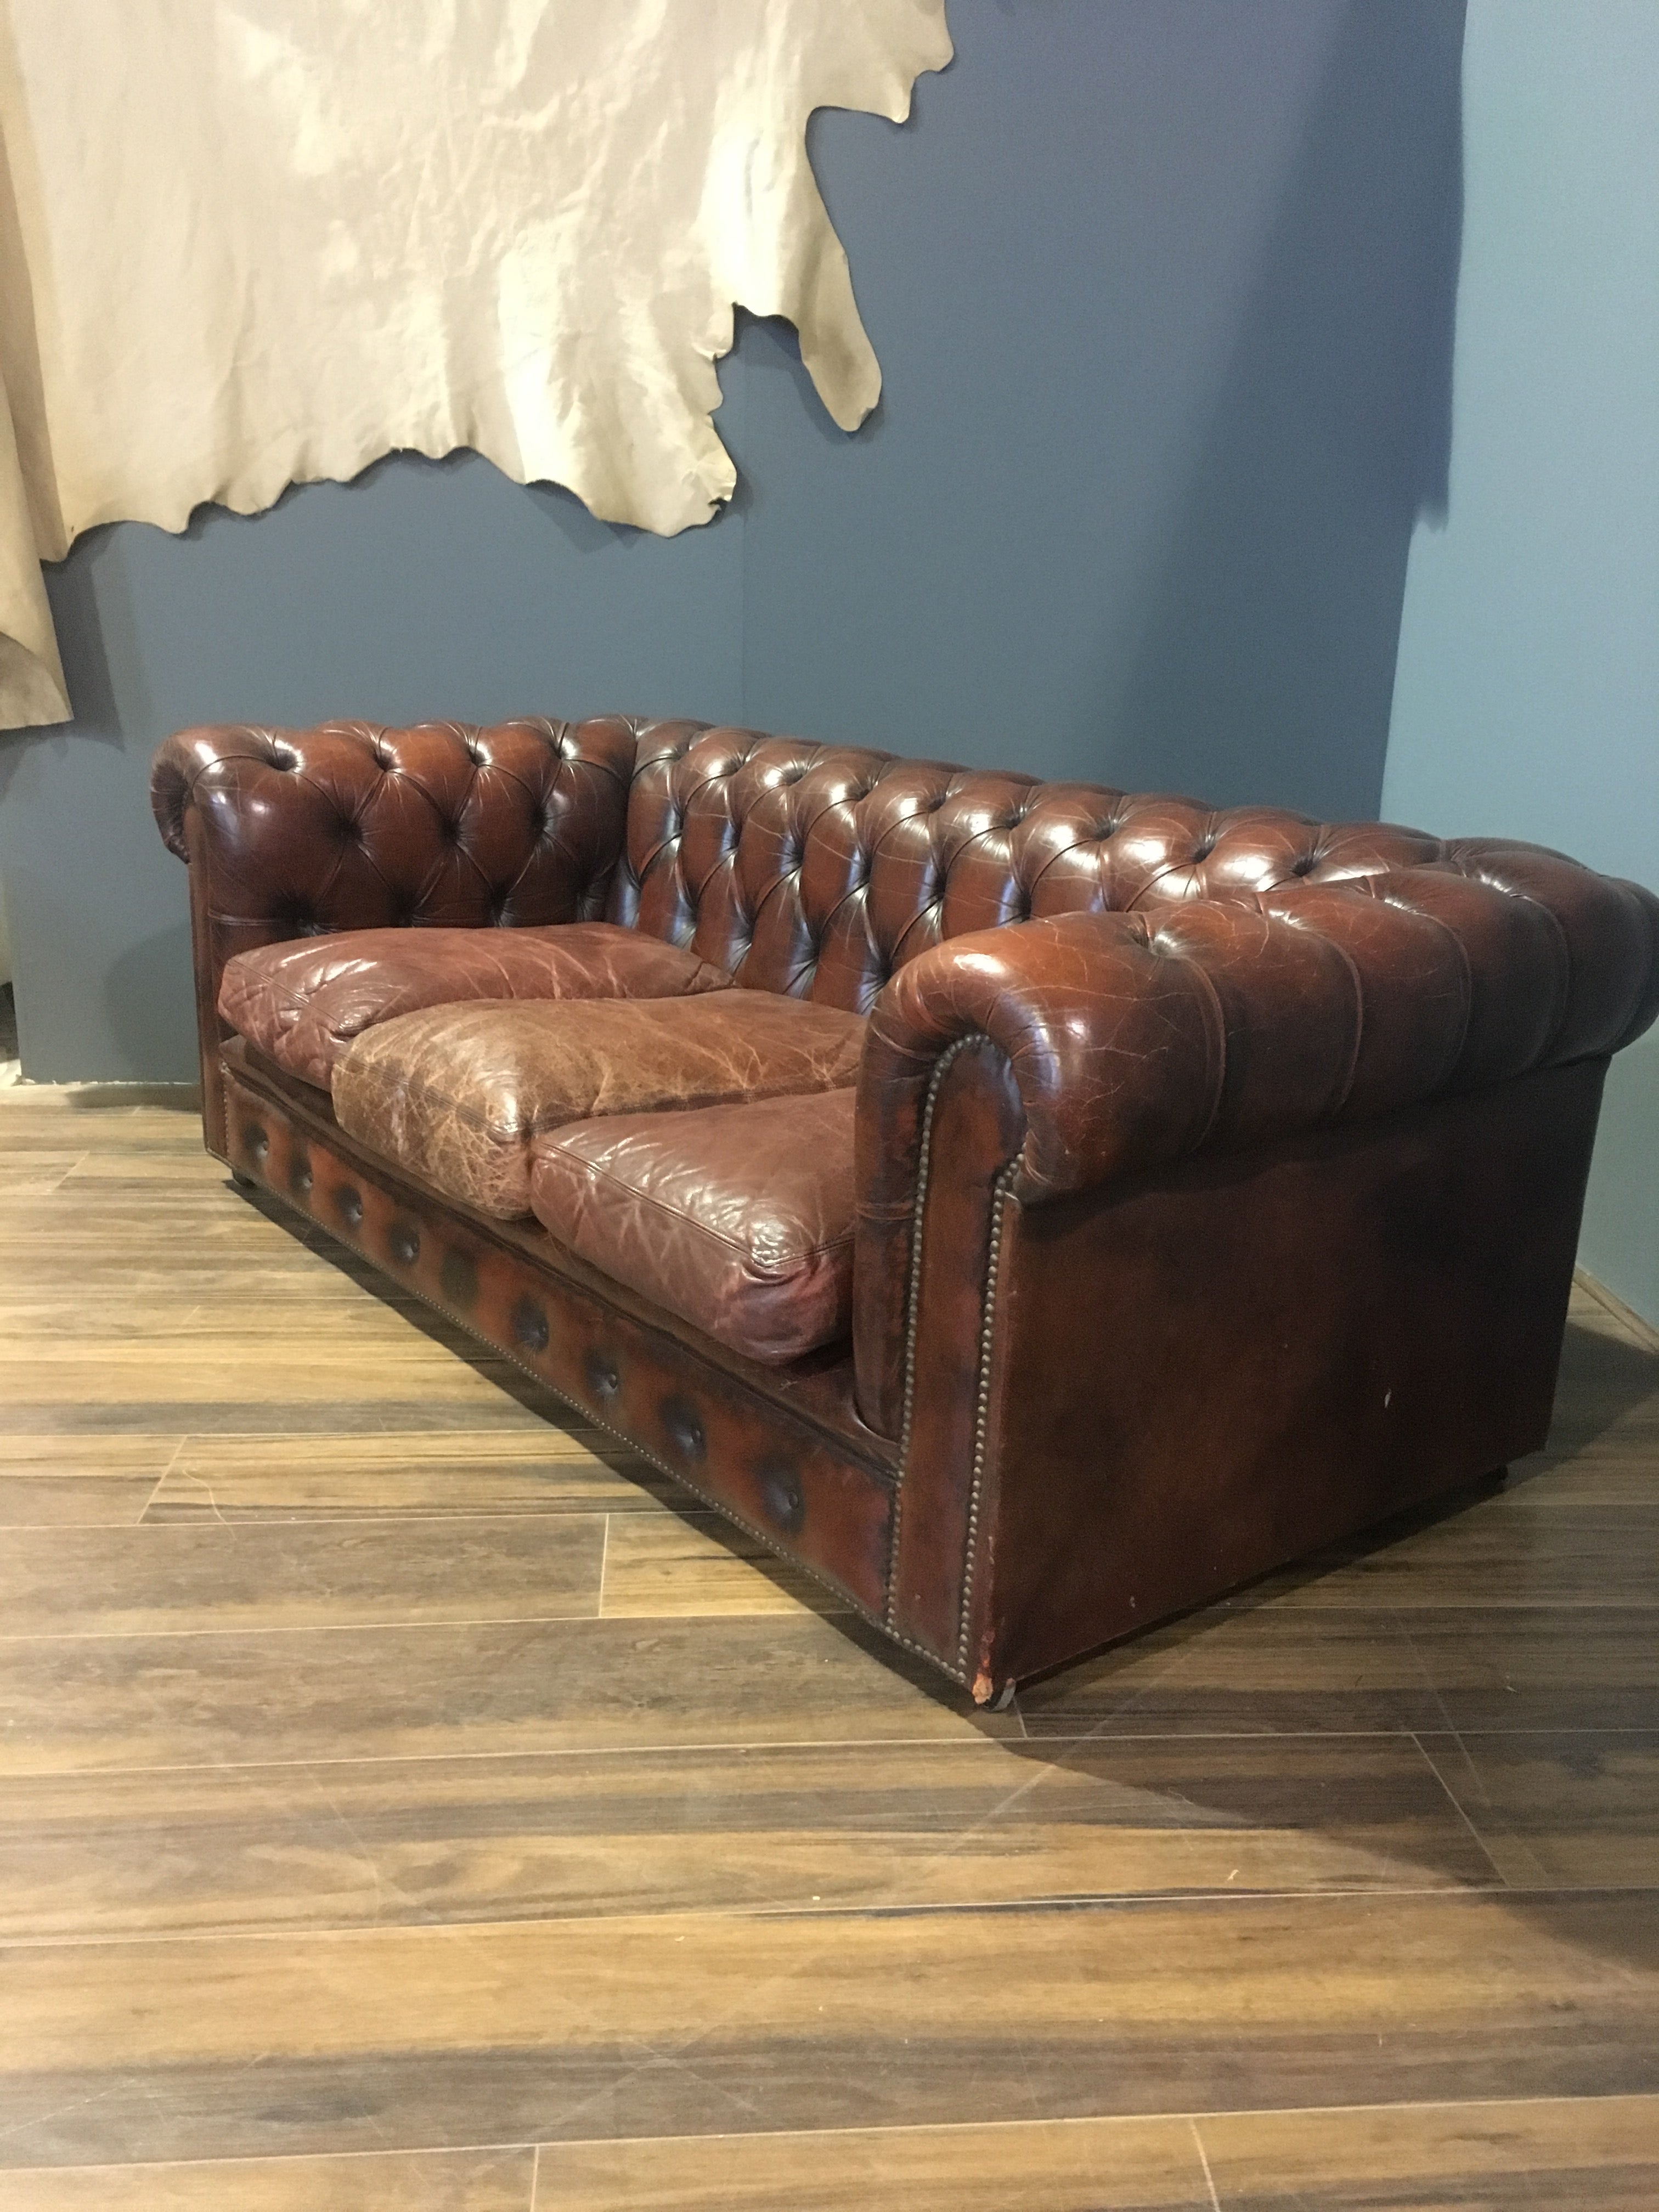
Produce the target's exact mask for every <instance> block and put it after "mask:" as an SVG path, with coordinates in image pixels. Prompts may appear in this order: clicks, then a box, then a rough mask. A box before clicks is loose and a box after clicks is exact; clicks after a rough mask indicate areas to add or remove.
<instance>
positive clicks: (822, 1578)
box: [225, 1077, 965, 1680]
mask: <svg viewBox="0 0 1659 2212" xmlns="http://www.w3.org/2000/svg"><path fill="white" fill-rule="evenodd" d="M229 1087H230V1085H229V1078H228V1077H227V1078H226V1084H225V1088H226V1095H227V1098H228V1095H229ZM285 1118H286V1117H285ZM289 1127H290V1128H292V1127H294V1124H293V1123H292V1121H290V1122H289ZM315 1141H319V1140H317V1139H307V1142H315ZM330 1149H332V1148H330ZM334 1157H335V1158H336V1159H341V1155H340V1154H339V1153H338V1152H336V1153H335V1155H334ZM342 1164H343V1165H344V1166H346V1167H352V1166H353V1164H352V1162H350V1161H349V1160H343V1161H342ZM226 1165H227V1166H228V1165H229V1162H228V1161H227V1162H226ZM353 1171H354V1172H355V1173H358V1174H361V1173H362V1170H361V1169H355V1168H354V1170H353ZM232 1172H233V1174H234V1173H238V1172H240V1170H232ZM256 1187H257V1188H259V1189H262V1190H264V1191H267V1192H269V1193H270V1196H271V1197H272V1198H274V1199H276V1200H277V1201H278V1203H279V1204H281V1205H283V1206H287V1207H288V1208H289V1211H290V1212H293V1213H297V1214H298V1215H299V1217H300V1218H301V1220H302V1221H305V1222H307V1223H310V1224H313V1225H314V1226H315V1227H317V1228H319V1229H320V1230H321V1231H322V1232H323V1234H324V1236H325V1237H332V1238H333V1239H334V1241H335V1243H337V1244H343V1245H344V1246H345V1247H346V1249H347V1250H348V1251H352V1252H356V1253H358V1254H360V1255H362V1258H363V1259H365V1260H367V1261H368V1264H369V1266H370V1267H373V1268H374V1272H375V1273H376V1274H377V1275H379V1276H380V1277H382V1278H383V1279H386V1281H388V1282H396V1283H398V1285H399V1286H400V1287H401V1288H402V1289H404V1290H406V1291H408V1292H409V1294H410V1297H416V1298H418V1299H419V1300H420V1302H421V1304H422V1305H423V1306H425V1307H427V1308H428V1310H430V1311H431V1312H433V1313H435V1314H441V1315H442V1316H443V1317H444V1319H445V1320H446V1321H447V1322H450V1323H451V1324H452V1325H453V1326H454V1327H456V1328H464V1329H465V1331H466V1333H467V1334H468V1335H469V1336H470V1337H471V1338H473V1339H474V1340H476V1341H477V1343H479V1344H484V1345H488V1346H489V1349H490V1350H491V1351H492V1352H495V1354H496V1356H497V1357H498V1358H502V1359H506V1360H508V1361H510V1362H511V1364H513V1366H514V1367H516V1368H517V1369H518V1370H519V1372H520V1374H521V1375H527V1376H529V1377H530V1379H531V1381H532V1383H536V1384H538V1386H539V1387H540V1388H541V1389H544V1390H546V1391H549V1392H550V1393H551V1395H553V1396H554V1397H556V1398H557V1399H558V1400H560V1401H561V1402H562V1404H564V1405H567V1406H568V1407H570V1408H571V1409H572V1411H573V1412H574V1413H580V1415H581V1417H582V1419H584V1420H585V1421H591V1422H592V1425H593V1426H594V1427H595V1428H596V1429H603V1430H604V1431H605V1434H606V1435H607V1436H610V1437H615V1438H616V1439H617V1443H621V1444H626V1445H627V1447H628V1449H629V1451H631V1452H637V1453H638V1454H639V1455H640V1457H641V1459H644V1460H649V1461H650V1462H651V1464H652V1466H653V1467H654V1468H656V1469H657V1471H658V1473H659V1474H665V1475H666V1476H667V1477H668V1479H669V1480H670V1481H671V1482H675V1483H678V1485H679V1486H680V1488H681V1489H682V1490H689V1491H690V1492H691V1495H692V1496H693V1497H694V1498H701V1499H702V1502H703V1504H705V1505H707V1506H709V1507H711V1508H712V1509H713V1510H714V1511H715V1512H716V1513H718V1514H720V1516H721V1517H722V1518H723V1519H725V1520H727V1521H734V1522H736V1523H737V1525H738V1528H742V1529H744V1531H745V1532H746V1533H747V1534H749V1535H750V1536H753V1537H754V1538H755V1539H756V1540H757V1541H758V1542H760V1543H762V1544H764V1545H765V1547H766V1548H767V1550H768V1551H769V1552H770V1553H773V1554H774V1555H777V1554H778V1553H779V1546H778V1541H777V1538H776V1537H775V1536H771V1535H769V1534H767V1532H766V1530H765V1529H763V1528H761V1527H759V1525H758V1524H757V1522H753V1521H750V1519H749V1518H748V1516H746V1515H745V1514H742V1513H739V1512H738V1511H737V1510H736V1509H735V1508H734V1507H732V1506H731V1505H728V1504H726V1502H725V1501H724V1499H722V1498H718V1497H716V1496H715V1495H714V1492H712V1491H707V1490H703V1489H702V1488H700V1487H699V1486H698V1485H697V1484H696V1483H695V1482H694V1481H692V1480H691V1479H690V1476H689V1475H686V1474H682V1473H681V1471H680V1469H679V1468H677V1467H671V1466H670V1465H669V1463H668V1462H667V1461H666V1460H665V1459H663V1458H661V1457H659V1455H658V1454H657V1453H655V1452H653V1450H652V1449H651V1447H650V1446H649V1444H642V1443H640V1442H639V1441H638V1440H637V1438H635V1437H631V1436H629V1433H628V1431H627V1430H626V1429H619V1428H617V1426H616V1425H615V1424H614V1423H612V1422H611V1421H607V1420H606V1419H605V1416H604V1414H603V1413H593V1412H592V1411H591V1409H590V1408H589V1407H586V1406H585V1405H584V1404H583V1403H582V1401H581V1400H580V1398H574V1397H573V1396H572V1395H571V1394H570V1393H569V1391H568V1390H562V1389H560V1388H559V1386H558V1384H557V1383H555V1382H553V1381H551V1380H550V1378H549V1377H548V1376H545V1375H544V1374H543V1373H542V1372H541V1371H540V1370H539V1369H538V1368H535V1367H532V1366H531V1365H530V1364H529V1362H528V1361H527V1360H524V1359H520V1358H519V1357H518V1356H517V1354H516V1353H514V1352H509V1351H508V1350H507V1347H506V1346H505V1345H502V1344H498V1343H497V1342H496V1340H495V1338H494V1337H493V1336H487V1335H486V1334H484V1332H483V1329H481V1328H477V1327H476V1326H475V1325H474V1324H473V1323H472V1322H468V1321H465V1320H463V1319H462V1317H461V1316H459V1314H458V1313H456V1312H455V1311H454V1310H453V1308H452V1307H449V1306H447V1305H443V1304H441V1303H440V1302H439V1301H438V1300H437V1299H436V1298H431V1297H428V1296H427V1294H426V1292H425V1291H422V1290H421V1289H419V1288H418V1287H417V1286H416V1285H415V1284H413V1283H405V1282H404V1281H403V1280H402V1278H401V1277H399V1276H395V1275H389V1274H387V1272H386V1268H385V1267H382V1266H381V1264H380V1261H379V1260H377V1259H376V1258H375V1256H374V1253H373V1252H371V1251H370V1250H369V1249H368V1245H367V1244H362V1243H358V1241H357V1240H356V1237H347V1236H345V1235H344V1234H343V1232H342V1231H340V1230H338V1229H336V1228H334V1227H332V1226H331V1225H330V1224H329V1223H327V1222H325V1221H318V1220H317V1219H316V1217H315V1216H314V1215H313V1214H310V1213H307V1212H305V1211H304V1209H303V1208H302V1207H301V1206H299V1205H297V1204H296V1203H295V1200H293V1199H291V1198H289V1196H288V1194H287V1193H286V1192H284V1191H280V1190H278V1189H277V1188H276V1186H275V1185H274V1184H272V1183H270V1182H264V1181H263V1180H262V1181H261V1182H259V1183H258V1185H257V1186H256ZM781 1556H782V1557H783V1558H785V1559H788V1560H789V1562H790V1563H791V1565H794V1566H797V1567H799V1569H800V1570H801V1572H802V1573H803V1574H806V1575H810V1576H811V1578H812V1580H813V1581H814V1582H815V1583H817V1584H818V1585H819V1587H820V1588H821V1589H827V1590H828V1591H829V1593H830V1594H831V1595H832V1596H835V1597H838V1598H842V1599H843V1600H845V1601H847V1602H848V1603H849V1604H850V1605H851V1606H852V1607H853V1609H854V1612H855V1613H858V1614H859V1615H860V1618H861V1619H863V1620H869V1621H872V1622H873V1623H874V1625H875V1626H877V1627H881V1626H883V1625H884V1624H883V1623H882V1622H880V1621H878V1620H876V1616H875V1615H874V1614H873V1613H870V1612H868V1611H867V1610H866V1607H863V1606H862V1605H860V1603H859V1601H858V1599H857V1598H856V1597H855V1596H854V1594H853V1592H852V1591H851V1590H849V1589H847V1588H846V1586H845V1585H844V1584H842V1583H837V1582H836V1581H834V1580H833V1579H832V1578H831V1577H829V1575H827V1574H825V1573H823V1571H822V1570H821V1569H819V1568H817V1567H815V1566H814V1565H812V1564H811V1560H810V1559H802V1558H801V1556H800V1554H799V1553H798V1552H793V1551H791V1552H785V1553H782V1554H781ZM893 1640H894V1642H895V1643H896V1644H903V1645H904V1647H905V1649H906V1650H908V1651H914V1652H915V1654H916V1655H917V1656H918V1657H919V1658H922V1659H927V1660H931V1661H932V1662H933V1664H934V1665H935V1666H937V1665H939V1660H938V1659H937V1658H936V1657H935V1656H934V1654H933V1652H931V1651H928V1650H924V1649H923V1647H922V1646H921V1644H912V1643H911V1642H910V1641H909V1639H908V1638H907V1637H903V1636H900V1635H898V1634H897V1633H896V1632H894V1636H893ZM946 1671H947V1672H949V1671H950V1670H949V1669H948V1668H947V1669H946ZM953 1679H958V1680H961V1679H965V1677H953Z"/></svg>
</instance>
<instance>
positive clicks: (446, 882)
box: [150, 715, 642, 1151]
mask: <svg viewBox="0 0 1659 2212" xmlns="http://www.w3.org/2000/svg"><path fill="white" fill-rule="evenodd" d="M641 727H642V725H641V724H639V723H637V722H635V721H632V720H627V719H625V718H623V717H622V716H620V715H612V716H608V717H606V718H605V719H603V720H594V721H588V722H581V723H568V722H548V721H539V720H537V721H532V720H526V721H518V722H506V723H502V724H501V725H499V726H496V727H495V728H493V729H475V728H471V727H468V726H465V725H462V724H459V723H455V722H428V723H423V724H421V725H419V726H416V727H415V728H412V729H381V728H379V727H376V726H374V725H373V724H369V723H365V722H331V723H327V724H325V725H324V726H322V727H320V728H318V729H313V730H275V729H256V728H250V727H247V726H220V727H213V728H203V729H195V730H184V731H181V732H179V735H178V736H177V737H173V738H168V739H167V743H166V744H164V745H163V746H162V747H161V750H160V751H159V752H158V753H157V754H156V757H155V766H154V769H152V771H151V775H150V799H151V804H152V805H153V806H154V808H155V818H156V822H157V823H158V825H159V826H160V829H161V835H162V836H163V838H164V839H165V840H166V842H167V845H168V847H169V848H170V849H171V850H172V851H173V852H174V853H176V854H178V855H179V859H180V860H187V861H188V862H189V864H190V877H191V884H190V894H191V935H192V939H193V944H194V955H195V964H196V1001H197V1024H198V1028H199V1030H200V1034H201V1045H202V1080H203V1115H204V1121H205V1124H206V1128H207V1134H208V1141H209V1144H210V1146H212V1148H213V1149H214V1150H215V1151H218V1150H221V1149H222V1141H223V1132H222V1126H221V1123H222V1101H221V1100H220V1098H219V1095H218V1091H219V1085H218V1082H217V1079H216V1062H217V1056H218V1047H219V1043H220V1038H221V1024H220V1021H219V1016H218V1011H217V1001H218V994H219V978H220V975H221V974H222V971H223V969H224V965H225V963H226V961H227V960H228V959H229V958H230V957H231V956H232V954H233V953H236V952H243V951H248V950H250V949H251V948H252V947H253V946H255V945H270V944H275V943H277V942H279V941H281V940H282V939H286V938H292V937H303V936H313V935H321V934H323V933H326V932H329V931H332V930H338V929H370V928H384V927H397V926H400V925H404V924H410V925H420V924H425V925H428V926H433V925H438V924H446V925H449V926H451V927H488V926H489V925H490V924H504V925H507V926H512V925H526V924H538V923H548V922H559V921H589V920H594V919H597V918H599V917H601V916H603V915H604V914H605V906H606V902H607V899H608V896H609V894H610V890H611V878H612V877H613V875H614V874H615V872H616V866H617V859H618V857H619V855H620V854H621V852H622V849H623V836H624V831H625V827H626V819H627V811H628V793H629V780H630V778H631V776H632V775H633V769H634V761H635V750H636V747H637V743H638V738H639V734H640V731H641Z"/></svg>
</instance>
